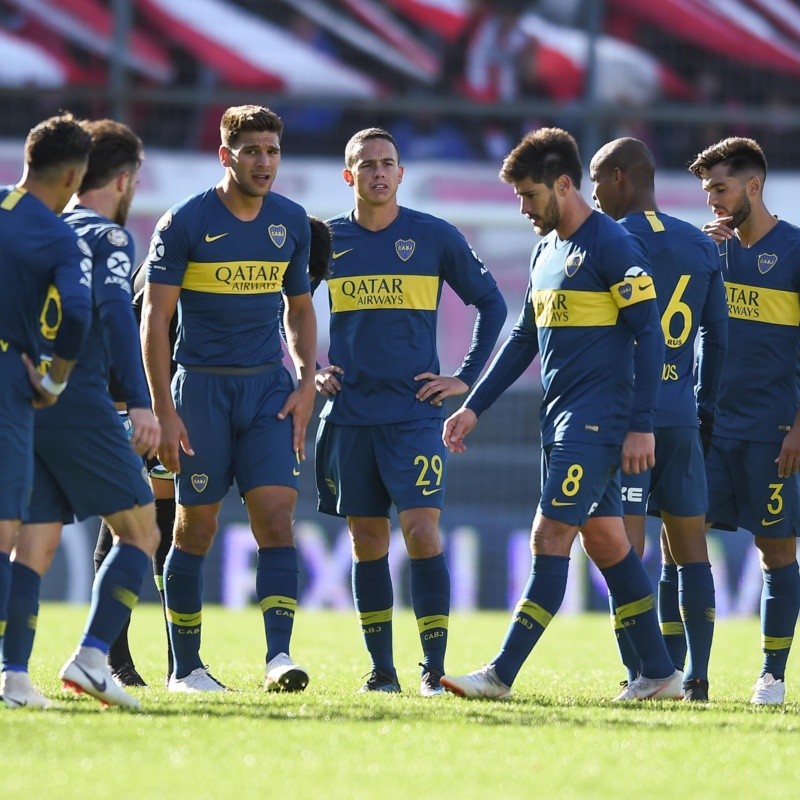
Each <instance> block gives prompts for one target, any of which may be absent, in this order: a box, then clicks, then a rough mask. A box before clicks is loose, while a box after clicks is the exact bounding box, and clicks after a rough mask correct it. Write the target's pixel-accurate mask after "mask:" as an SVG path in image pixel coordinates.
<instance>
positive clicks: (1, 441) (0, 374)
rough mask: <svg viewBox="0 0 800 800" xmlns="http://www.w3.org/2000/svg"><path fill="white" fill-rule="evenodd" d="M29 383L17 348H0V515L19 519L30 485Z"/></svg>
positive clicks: (31, 417)
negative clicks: (3, 349)
mask: <svg viewBox="0 0 800 800" xmlns="http://www.w3.org/2000/svg"><path fill="white" fill-rule="evenodd" d="M32 400H33V387H32V386H31V383H30V381H29V380H28V373H27V371H26V370H25V366H24V365H23V363H22V359H21V358H20V355H19V352H17V351H16V350H14V349H13V348H12V347H10V346H9V347H7V349H6V350H5V351H2V350H0V519H3V520H11V519H23V518H24V516H25V512H26V510H27V508H28V500H29V499H30V496H31V486H32V485H33V406H32V405H31V401H32Z"/></svg>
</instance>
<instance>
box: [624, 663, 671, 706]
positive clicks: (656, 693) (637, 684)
mask: <svg viewBox="0 0 800 800" xmlns="http://www.w3.org/2000/svg"><path fill="white" fill-rule="evenodd" d="M631 700H683V673H682V672H681V671H680V670H678V669H676V670H675V671H674V672H673V673H672V674H671V675H668V676H667V677H666V678H645V676H644V675H640V676H639V677H638V678H636V680H634V681H630V683H628V685H627V686H625V687H624V688H623V690H622V691H621V692H620V693H619V694H618V695H617V696H616V697H615V698H614V702H615V703H626V702H629V701H631Z"/></svg>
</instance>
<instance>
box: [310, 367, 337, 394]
mask: <svg viewBox="0 0 800 800" xmlns="http://www.w3.org/2000/svg"><path fill="white" fill-rule="evenodd" d="M337 375H344V370H343V369H342V368H341V367H337V366H334V365H333V364H331V366H329V367H324V368H323V369H319V370H317V372H316V373H315V374H314V387H315V388H316V390H317V391H318V392H319V393H320V394H321V395H322V396H323V397H333V396H334V395H336V394H338V393H339V392H340V391H341V390H342V384H341V383H339V380H338V379H337V377H336V376H337Z"/></svg>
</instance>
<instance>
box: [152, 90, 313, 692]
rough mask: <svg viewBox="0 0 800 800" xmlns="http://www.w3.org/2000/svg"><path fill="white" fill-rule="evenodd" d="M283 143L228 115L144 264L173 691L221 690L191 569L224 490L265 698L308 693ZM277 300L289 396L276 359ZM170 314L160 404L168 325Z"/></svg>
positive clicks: (308, 327) (258, 120) (297, 213)
mask: <svg viewBox="0 0 800 800" xmlns="http://www.w3.org/2000/svg"><path fill="white" fill-rule="evenodd" d="M282 132H283V123H282V121H281V119H280V117H279V116H277V115H276V114H275V113H274V112H272V111H271V110H269V109H268V108H264V107H262V106H253V105H247V106H234V107H231V108H229V109H227V110H226V111H225V113H224V114H223V116H222V120H221V123H220V133H221V138H222V144H221V146H220V148H219V158H220V161H221V163H222V166H223V167H224V169H225V173H224V175H223V177H222V180H221V181H220V182H219V183H218V184H217V185H216V186H214V187H212V188H210V189H208V190H207V191H204V192H201V193H199V194H196V195H193V196H192V197H189V198H187V199H186V200H184V201H183V202H181V203H179V204H178V205H177V206H175V207H173V208H172V209H171V210H170V211H168V212H167V213H166V214H165V215H164V216H163V217H162V218H161V220H160V221H159V222H158V224H157V226H156V231H155V233H154V234H153V238H152V241H151V245H150V252H149V255H148V263H147V287H146V290H145V300H144V307H143V309H142V337H143V346H144V358H145V368H146V371H147V375H148V380H149V382H150V388H151V391H152V394H153V403H154V410H155V413H156V417H157V418H158V420H159V422H160V423H161V426H162V431H163V433H162V445H161V447H160V448H159V452H158V455H159V460H160V461H161V463H162V464H163V465H164V467H166V468H167V469H168V470H170V471H171V472H174V473H176V474H177V479H176V502H177V514H176V519H175V531H174V540H173V547H172V549H171V550H170V552H169V554H168V556H167V560H166V564H165V567H164V584H165V587H166V602H167V617H168V621H169V626H170V641H171V644H172V653H173V658H174V664H175V668H174V672H173V674H172V676H171V678H170V680H169V683H168V689H169V690H171V691H177V692H204V691H221V690H224V689H225V687H224V686H223V685H222V684H221V683H220V682H219V681H217V680H216V679H215V678H214V677H213V676H212V675H211V673H210V672H209V670H208V668H207V667H206V666H204V664H203V661H202V660H201V658H200V633H201V629H202V569H203V561H204V557H205V554H206V553H207V552H208V550H209V548H210V547H211V544H212V542H213V539H214V535H215V533H216V531H217V515H218V513H219V508H220V504H221V502H222V499H223V498H224V497H225V495H226V494H227V492H228V489H229V488H230V486H231V484H232V482H233V480H234V479H235V480H236V483H237V487H238V490H239V493H240V494H241V495H242V497H243V499H244V502H245V505H246V506H247V512H248V516H249V519H250V526H251V528H252V531H253V536H254V537H255V540H256V542H257V544H258V562H257V567H256V594H257V596H258V602H259V605H260V607H261V611H262V614H263V618H264V627H265V632H266V639H267V654H266V662H267V663H266V677H265V681H264V688H265V689H266V690H268V691H281V690H284V691H301V690H303V689H304V688H305V687H306V685H307V683H308V673H307V672H306V670H305V669H303V668H302V667H300V666H298V665H297V664H295V663H294V662H293V661H292V659H291V656H290V653H289V645H290V640H291V634H292V627H293V623H294V614H295V609H296V607H297V582H298V565H297V550H296V548H295V543H294V535H293V531H292V514H293V511H294V507H295V503H296V500H297V485H298V477H299V475H300V465H301V462H302V461H303V459H304V458H305V452H304V439H305V432H306V427H307V425H308V420H309V418H310V416H311V412H312V407H313V402H314V370H315V364H316V361H315V354H316V318H315V316H314V307H313V305H312V303H311V294H310V292H309V281H308V275H307V273H306V268H307V265H308V255H309V225H308V220H307V217H306V213H305V211H304V210H303V209H302V207H300V206H299V205H297V204H296V203H294V202H292V201H291V200H289V199H288V198H286V197H283V196H282V195H279V194H277V193H276V192H274V191H272V185H273V182H274V180H275V176H276V174H277V171H278V167H279V165H280V160H281V144H280V142H281V134H282ZM282 293H283V296H284V297H285V299H286V312H285V317H284V322H285V327H286V332H287V345H288V350H289V354H290V356H291V358H292V361H293V362H294V366H295V370H296V373H297V378H298V386H297V388H295V386H294V385H293V382H292V377H291V375H290V374H289V372H288V370H287V369H286V368H285V367H284V366H283V364H282V360H281V359H282V349H281V342H280V335H279V333H278V308H279V305H280V302H281V295H282ZM176 307H177V309H178V312H179V314H180V316H179V325H178V338H177V344H176V347H175V361H176V362H177V365H178V369H177V373H176V375H175V378H174V381H173V382H172V390H171V389H170V364H171V360H172V359H171V356H170V344H169V325H170V321H171V319H172V317H173V315H174V313H175V310H176Z"/></svg>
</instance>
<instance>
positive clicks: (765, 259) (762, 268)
mask: <svg viewBox="0 0 800 800" xmlns="http://www.w3.org/2000/svg"><path fill="white" fill-rule="evenodd" d="M777 263H778V256H776V255H775V254H774V253H759V255H758V271H759V272H760V273H761V274H762V275H765V274H766V273H767V272H769V271H770V270H771V269H772V268H773V267H774V266H775V265H776V264H777Z"/></svg>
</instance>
